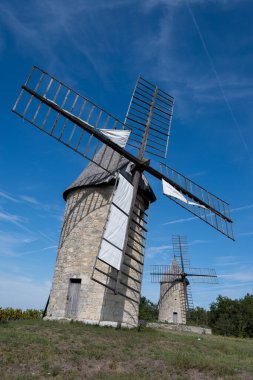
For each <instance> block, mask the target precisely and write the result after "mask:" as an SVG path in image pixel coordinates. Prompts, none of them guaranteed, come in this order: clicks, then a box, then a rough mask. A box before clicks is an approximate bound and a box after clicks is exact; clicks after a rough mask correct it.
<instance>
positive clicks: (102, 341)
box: [0, 321, 253, 380]
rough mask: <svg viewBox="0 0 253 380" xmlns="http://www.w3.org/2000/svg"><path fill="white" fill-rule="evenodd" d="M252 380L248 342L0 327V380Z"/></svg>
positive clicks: (20, 324)
mask: <svg viewBox="0 0 253 380" xmlns="http://www.w3.org/2000/svg"><path fill="white" fill-rule="evenodd" d="M47 378H55V379H86V378H87V379H104V380H105V379H115V380H116V379H118V380H119V379H120V380H127V379H129V380H130V379H131V380H134V379H137V380H138V379H157V380H160V379H176V380H187V379H193V380H198V379H207V380H209V379H215V380H218V379H219V380H222V379H224V380H225V379H233V380H234V379H235V380H237V379H238V380H239V379H247V380H250V379H253V340H252V339H237V338H225V337H220V336H207V335H201V336H199V335H193V334H189V333H179V332H174V331H162V330H151V329H148V328H146V329H145V330H143V331H142V332H138V331H137V330H124V329H122V330H115V329H112V328H105V327H104V328H102V327H97V326H87V325H83V324H81V323H60V322H49V321H47V322H43V321H13V322H8V323H0V379H1V380H9V379H16V380H23V379H24V380H29V379H47Z"/></svg>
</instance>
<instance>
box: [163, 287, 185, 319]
mask: <svg viewBox="0 0 253 380" xmlns="http://www.w3.org/2000/svg"><path fill="white" fill-rule="evenodd" d="M173 313H177V322H176V323H179V324H185V323H186V310H185V295H184V288H183V283H180V282H178V283H175V284H168V283H161V285H160V301H159V316H158V320H159V321H160V322H168V323H175V321H174V320H173Z"/></svg>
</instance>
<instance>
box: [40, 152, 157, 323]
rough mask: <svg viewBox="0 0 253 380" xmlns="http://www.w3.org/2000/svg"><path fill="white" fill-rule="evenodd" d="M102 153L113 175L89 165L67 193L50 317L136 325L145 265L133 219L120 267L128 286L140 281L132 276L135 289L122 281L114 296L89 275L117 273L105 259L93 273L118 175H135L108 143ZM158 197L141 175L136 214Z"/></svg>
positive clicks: (47, 315) (142, 211) (141, 243)
mask: <svg viewBox="0 0 253 380" xmlns="http://www.w3.org/2000/svg"><path fill="white" fill-rule="evenodd" d="M102 155H103V160H104V161H109V160H110V161H111V165H112V167H113V168H114V169H113V170H112V171H111V173H110V174H108V173H107V172H106V171H105V170H103V169H101V168H99V167H98V166H97V165H95V164H94V163H90V164H89V165H88V166H87V168H86V169H85V170H84V171H83V172H82V173H81V175H80V176H79V177H78V178H77V180H76V181H75V182H74V183H73V184H72V185H71V186H70V187H69V188H68V189H67V190H66V191H65V192H64V195H63V196H64V199H65V200H66V202H67V203H66V209H65V215H64V222H63V228H62V234H61V239H60V243H59V251H58V256H57V263H56V269H55V275H54V279H53V285H52V290H51V293H50V299H49V303H48V307H47V313H46V319H65V318H70V319H75V320H79V321H83V322H86V323H92V324H101V325H112V326H117V325H121V326H134V325H136V324H137V323H138V311H139V310H138V307H137V305H138V304H137V303H136V302H133V301H132V300H131V299H130V298H131V297H133V299H135V300H138V297H139V294H140V290H141V289H140V288H141V280H142V267H143V265H142V263H138V262H137V261H136V260H138V258H139V250H140V247H141V245H143V244H144V240H145V239H142V238H140V232H142V231H139V233H138V225H137V224H136V223H135V221H132V224H131V228H132V232H131V233H130V239H129V241H130V244H129V246H128V247H127V251H126V258H125V260H124V262H123V268H122V271H123V276H122V277H123V278H122V280H123V281H122V282H123V283H126V280H127V282H128V285H129V284H130V282H131V277H132V278H134V279H135V280H138V281H135V280H132V283H133V284H132V286H133V287H134V289H135V291H131V289H129V288H126V286H124V284H121V286H120V288H119V293H122V294H123V295H122V294H117V295H115V294H114V293H113V292H112V291H111V290H110V289H108V288H106V287H104V286H101V285H100V284H99V283H98V282H96V281H93V279H92V278H91V274H92V273H93V275H95V276H96V280H97V281H100V282H101V283H102V282H103V281H104V277H107V279H106V280H107V282H110V281H111V282H113V280H112V277H113V275H115V273H114V274H113V273H112V272H113V271H112V270H111V269H109V267H108V265H106V264H105V263H103V262H101V263H100V267H99V268H98V267H97V268H96V269H97V270H96V272H95V273H94V265H95V263H96V258H97V255H98V252H99V248H100V242H101V239H102V237H103V231H104V229H105V226H106V222H107V218H108V213H109V209H110V207H111V202H112V197H113V193H114V189H115V184H116V181H117V174H118V172H119V173H120V174H121V175H122V176H124V178H129V177H131V174H130V173H129V172H128V168H129V165H128V164H129V162H127V161H126V160H125V159H123V160H122V159H120V156H119V154H118V153H115V152H114V151H113V150H112V149H110V148H106V146H104V147H103V148H102V149H101V151H100V152H99V153H98V155H97V159H98V156H100V157H101V156H102ZM154 200H155V196H154V194H153V192H152V190H151V188H150V186H149V185H148V183H147V181H146V180H145V178H143V179H142V180H141V182H140V185H139V189H138V196H137V199H136V207H135V209H136V212H139V213H142V214H144V212H145V211H146V210H147V209H148V207H149V204H150V202H153V201H154ZM131 247H132V248H131ZM99 271H101V272H99ZM102 271H103V272H104V274H103V273H102ZM114 271H115V272H116V270H114ZM107 275H108V276H107ZM109 276H110V277H109ZM129 276H130V277H129ZM108 286H109V284H108ZM126 296H128V297H129V298H126Z"/></svg>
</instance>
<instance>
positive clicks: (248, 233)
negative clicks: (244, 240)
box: [238, 231, 253, 236]
mask: <svg viewBox="0 0 253 380" xmlns="http://www.w3.org/2000/svg"><path fill="white" fill-rule="evenodd" d="M238 236H253V231H251V232H240V233H239V234H238Z"/></svg>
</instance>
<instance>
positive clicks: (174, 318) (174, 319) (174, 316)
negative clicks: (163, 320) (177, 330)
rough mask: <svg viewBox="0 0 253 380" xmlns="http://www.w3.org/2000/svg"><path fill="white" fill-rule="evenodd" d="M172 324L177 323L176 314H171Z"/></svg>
mask: <svg viewBox="0 0 253 380" xmlns="http://www.w3.org/2000/svg"><path fill="white" fill-rule="evenodd" d="M173 323H178V322H177V313H175V312H174V313H173Z"/></svg>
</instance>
